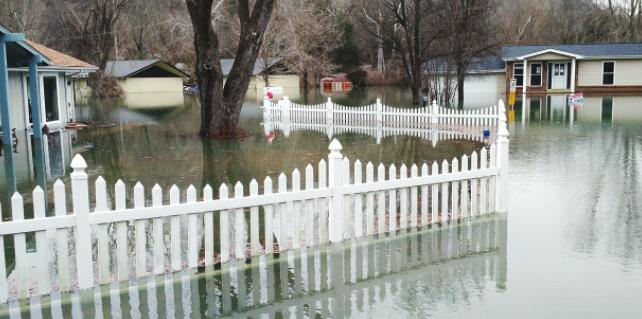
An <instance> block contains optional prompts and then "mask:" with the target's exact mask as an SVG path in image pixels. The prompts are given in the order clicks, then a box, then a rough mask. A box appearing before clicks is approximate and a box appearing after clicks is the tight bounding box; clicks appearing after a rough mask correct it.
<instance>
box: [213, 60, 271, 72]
mask: <svg viewBox="0 0 642 319" xmlns="http://www.w3.org/2000/svg"><path fill="white" fill-rule="evenodd" d="M280 61H281V59H280V58H270V59H268V63H267V66H264V65H263V64H264V63H263V59H261V58H258V59H256V62H255V63H254V70H253V71H252V75H258V74H260V73H261V72H263V70H264V69H267V68H269V67H271V66H273V65H275V64H277V63H278V62H280ZM232 65H234V59H221V70H222V71H223V76H228V75H229V74H230V71H231V70H232Z"/></svg>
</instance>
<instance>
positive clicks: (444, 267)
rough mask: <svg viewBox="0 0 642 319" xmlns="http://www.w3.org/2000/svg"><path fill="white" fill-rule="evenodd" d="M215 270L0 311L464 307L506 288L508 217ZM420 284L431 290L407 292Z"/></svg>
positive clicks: (242, 312) (83, 313) (64, 313)
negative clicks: (414, 300)
mask: <svg viewBox="0 0 642 319" xmlns="http://www.w3.org/2000/svg"><path fill="white" fill-rule="evenodd" d="M221 267H222V268H221V269H216V270H215V269H214V268H212V267H207V268H200V269H199V271H198V272H194V271H189V270H184V271H182V272H179V273H175V274H173V275H171V274H167V275H164V276H156V277H154V276H148V277H145V278H141V279H139V280H137V281H130V282H129V283H126V282H121V283H116V282H114V283H111V284H110V286H103V287H102V288H99V287H96V288H94V289H93V290H88V291H83V292H73V293H71V294H66V293H65V294H62V295H61V294H60V293H59V292H55V293H53V294H52V295H51V296H50V297H43V298H37V297H32V298H31V299H29V300H23V301H21V302H19V301H14V302H12V303H10V304H8V305H5V306H2V308H0V316H6V315H9V316H10V317H13V318H21V317H34V318H36V317H49V316H51V317H53V318H63V317H65V318H67V317H76V318H81V317H95V318H103V317H134V318H136V317H143V318H144V317H151V318H155V317H168V318H173V317H179V316H180V317H182V316H185V317H202V316H242V317H267V318H272V317H281V316H282V317H289V316H296V317H312V316H315V315H320V316H323V317H330V316H332V317H338V318H342V317H350V316H354V315H359V314H361V315H367V314H368V311H369V308H370V306H372V305H374V304H375V303H380V302H384V300H386V299H388V298H391V297H400V296H401V294H408V293H417V294H419V293H420V294H425V295H422V296H420V298H421V299H422V303H423V304H424V305H426V306H427V307H428V306H432V305H439V304H440V303H442V302H446V303H448V304H449V305H450V304H452V303H453V302H454V303H455V304H464V305H465V304H466V303H468V302H470V300H469V298H468V296H469V295H470V294H471V293H474V294H476V295H479V296H482V298H483V291H485V290H486V289H487V288H488V287H487V285H489V283H490V282H493V281H494V283H495V286H496V288H497V289H499V290H503V289H505V288H506V271H507V259H506V217H505V215H504V214H490V215H485V216H481V217H476V218H466V219H462V220H461V221H460V222H458V223H456V224H450V225H448V226H443V227H438V226H436V225H435V226H430V227H424V228H423V229H421V228H420V229H417V230H410V231H400V233H398V234H396V235H392V236H381V237H379V236H371V237H367V238H362V239H360V240H358V241H357V240H350V241H346V242H344V243H341V244H331V245H329V246H323V247H321V249H311V248H301V249H297V250H290V251H287V252H282V253H281V254H280V255H278V254H277V255H276V256H273V255H264V256H257V257H254V258H252V259H251V260H248V261H247V263H244V262H232V263H228V264H223V266H221ZM417 286H419V288H421V287H426V288H429V289H410V288H414V287H417ZM454 287H456V288H457V289H453V288H454ZM411 291H412V292H411ZM402 302H403V301H402ZM424 310H425V309H416V310H413V311H417V312H420V311H424ZM417 314H419V313H417Z"/></svg>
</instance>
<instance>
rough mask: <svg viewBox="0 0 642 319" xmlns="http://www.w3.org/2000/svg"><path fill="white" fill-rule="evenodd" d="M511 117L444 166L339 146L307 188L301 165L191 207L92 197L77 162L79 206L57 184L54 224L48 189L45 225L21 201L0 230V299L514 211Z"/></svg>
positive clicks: (204, 194) (78, 159)
mask: <svg viewBox="0 0 642 319" xmlns="http://www.w3.org/2000/svg"><path fill="white" fill-rule="evenodd" d="M505 119H506V116H505V114H504V113H500V114H499V133H498V139H497V142H496V144H493V145H491V146H490V147H489V148H488V149H486V148H483V149H482V150H481V152H480V153H479V154H477V153H472V154H471V155H470V156H466V155H464V156H462V157H461V158H454V159H452V161H450V162H449V161H446V160H444V161H443V162H442V163H441V165H440V164H438V163H432V165H431V166H429V165H428V164H426V163H423V164H421V165H412V166H410V167H408V166H406V165H403V164H402V165H401V166H400V167H399V168H397V166H396V165H394V164H392V165H389V166H388V167H386V166H384V165H383V164H379V165H378V166H377V167H376V170H375V166H374V165H373V164H372V163H367V164H366V165H365V176H364V167H363V166H364V165H363V164H362V163H361V161H359V160H355V161H354V162H352V163H351V162H350V160H349V159H348V158H345V157H344V156H343V155H342V154H341V150H342V147H341V144H340V143H339V142H338V141H337V140H333V141H332V142H331V143H330V146H329V150H330V154H329V155H328V162H327V164H326V161H325V160H321V161H320V162H319V163H318V167H317V169H316V172H315V169H314V168H313V166H312V165H307V167H306V168H305V170H304V176H303V177H304V180H303V184H302V180H301V178H302V176H301V173H300V172H299V170H297V169H295V170H294V171H293V172H292V174H291V175H290V176H289V177H286V175H285V174H281V175H280V176H279V177H278V181H277V183H276V184H275V183H273V181H272V179H271V178H269V177H267V178H265V180H264V181H263V187H262V193H261V194H259V183H258V182H257V181H256V180H253V181H252V182H251V183H250V184H249V193H248V189H246V188H245V187H244V185H242V184H241V183H237V184H236V185H235V186H234V188H233V194H230V189H229V188H228V186H227V185H225V184H223V185H221V186H220V187H219V189H218V198H217V199H214V193H213V189H212V188H211V187H210V186H205V187H204V189H203V190H202V191H201V192H200V196H199V194H198V193H199V192H197V190H196V188H195V187H193V186H189V187H188V188H187V190H186V199H187V200H186V201H185V202H181V200H180V198H181V191H180V189H179V188H178V187H177V186H172V187H171V188H170V189H169V194H168V195H169V196H168V198H165V199H164V197H163V190H162V189H161V187H160V186H158V185H155V186H154V187H152V189H151V201H149V202H148V201H146V197H145V187H144V186H143V185H142V184H140V183H138V184H136V185H135V186H134V188H133V207H127V205H126V203H127V191H126V186H125V184H124V183H123V182H122V181H120V180H119V181H117V182H116V183H115V185H114V195H113V198H110V196H109V193H108V192H107V182H106V181H105V180H104V179H103V178H102V177H98V178H97V179H96V180H95V181H94V183H93V184H94V190H93V193H92V196H90V190H89V184H90V183H89V180H88V175H87V173H86V172H85V169H86V168H87V165H86V163H85V161H84V159H83V158H82V156H80V155H76V156H75V157H74V159H73V160H72V162H71V168H72V169H73V172H72V173H71V197H70V199H71V201H70V202H71V203H72V205H71V209H68V207H67V195H66V194H65V185H64V184H63V182H62V181H60V180H58V181H56V183H55V184H54V185H53V202H54V207H55V212H54V213H55V214H54V216H47V214H46V209H45V193H44V192H43V190H42V189H41V188H40V187H36V188H35V190H34V191H33V210H34V218H33V219H24V205H23V198H22V196H21V195H20V194H18V193H16V194H14V195H13V197H12V198H11V208H12V214H13V216H12V220H11V221H8V222H0V301H1V302H6V301H7V300H13V299H16V298H27V297H29V296H36V295H45V294H48V293H50V292H52V291H58V290H60V291H67V290H73V289H75V288H79V289H81V290H84V289H88V288H91V287H93V286H94V285H96V284H107V283H110V282H112V281H116V280H118V281H122V280H128V279H132V278H140V277H146V276H148V275H153V274H162V273H169V272H175V271H179V270H181V269H184V268H189V269H192V268H196V267H198V266H201V265H204V266H209V265H213V264H214V263H217V262H220V263H226V262H228V261H230V260H244V259H245V258H247V257H249V256H256V255H259V254H271V253H273V252H274V251H275V248H278V250H279V251H285V250H292V249H298V248H301V247H312V246H315V245H322V244H325V243H327V242H328V241H329V242H332V243H338V242H341V241H343V240H344V239H348V238H355V237H360V236H366V235H374V234H385V233H391V232H395V231H397V230H402V229H407V228H414V227H419V226H425V225H429V224H434V223H450V222H455V221H457V220H459V219H461V218H466V217H471V216H477V215H483V214H486V213H489V212H505V211H506V190H507V184H506V183H507V174H508V144H509V142H508V138H507V136H508V131H507V130H506V122H505ZM375 172H376V177H375ZM364 177H365V178H364ZM90 198H93V199H94V201H93V202H91V201H90ZM147 203H151V205H147ZM215 220H216V221H217V222H218V223H215ZM261 221H262V225H261V223H260V222H261ZM215 225H219V227H218V229H215ZM215 231H216V232H215ZM28 233H35V244H36V245H35V246H36V249H35V252H28V251H27V240H26V235H27V234H28ZM70 235H73V238H71V237H70ZM5 237H13V242H14V248H15V249H14V250H15V267H14V270H13V271H12V273H10V274H7V269H6V267H5V257H6V256H5V246H4V239H5ZM275 239H276V243H275V242H274V240H275ZM183 252H186V254H185V256H184V255H183ZM201 252H202V253H201Z"/></svg>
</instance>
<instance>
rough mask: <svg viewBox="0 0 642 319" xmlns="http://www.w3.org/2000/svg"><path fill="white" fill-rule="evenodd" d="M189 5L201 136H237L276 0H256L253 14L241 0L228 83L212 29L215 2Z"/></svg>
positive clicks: (201, 0) (192, 1)
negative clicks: (235, 42)
mask: <svg viewBox="0 0 642 319" xmlns="http://www.w3.org/2000/svg"><path fill="white" fill-rule="evenodd" d="M186 4H187V10H188V12H189V15H190V19H191V20H192V26H193V28H194V47H195V48H196V68H195V70H196V76H197V79H198V81H197V82H198V85H199V89H200V100H201V129H200V134H201V136H203V137H208V138H211V137H234V136H236V134H237V131H238V128H237V124H238V121H239V116H240V113H241V106H242V105H243V100H244V98H245V94H246V93H247V88H248V86H249V84H250V79H251V77H252V72H253V70H254V65H255V63H256V59H257V57H258V54H259V49H260V47H261V43H262V39H263V33H264V32H265V29H266V27H267V24H268V22H269V20H270V16H271V15H272V9H273V8H274V0H257V1H256V2H255V4H254V7H253V10H252V12H250V9H249V4H248V1H247V0H240V1H238V3H237V6H238V15H239V20H240V23H241V35H240V38H239V46H238V48H237V51H236V58H235V59H234V65H233V66H232V69H231V70H230V74H229V75H228V77H227V80H226V81H225V84H223V73H222V70H221V60H220V56H219V53H218V49H219V47H218V36H217V35H216V33H215V32H214V30H213V29H212V21H211V11H212V0H186Z"/></svg>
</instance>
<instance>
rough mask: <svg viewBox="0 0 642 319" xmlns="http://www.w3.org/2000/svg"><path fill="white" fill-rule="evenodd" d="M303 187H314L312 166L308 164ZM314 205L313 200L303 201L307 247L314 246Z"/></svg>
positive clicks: (307, 188)
mask: <svg viewBox="0 0 642 319" xmlns="http://www.w3.org/2000/svg"><path fill="white" fill-rule="evenodd" d="M305 189H306V190H312V189H314V168H313V167H312V165H310V164H308V165H307V166H306V167H305ZM314 206H315V205H314V201H313V200H311V199H308V200H306V201H305V234H306V238H305V244H306V246H307V247H312V246H314V234H315V233H316V231H317V229H316V228H315V227H314Z"/></svg>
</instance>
